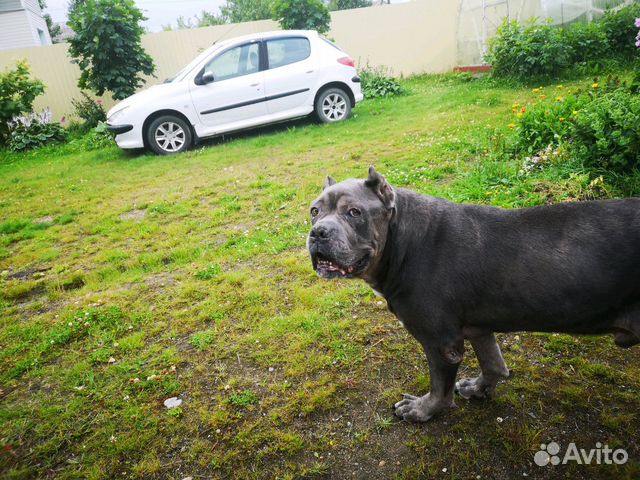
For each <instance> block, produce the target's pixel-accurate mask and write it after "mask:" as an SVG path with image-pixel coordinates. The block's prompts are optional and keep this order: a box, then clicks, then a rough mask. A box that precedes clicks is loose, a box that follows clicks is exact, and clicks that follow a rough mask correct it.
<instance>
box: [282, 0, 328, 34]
mask: <svg viewBox="0 0 640 480" xmlns="http://www.w3.org/2000/svg"><path fill="white" fill-rule="evenodd" d="M271 13H272V18H273V20H275V21H276V22H278V23H280V27H282V29H283V30H316V31H317V32H318V33H327V32H328V31H329V28H330V24H331V15H330V14H329V9H328V8H327V6H326V5H325V4H324V3H323V2H322V0H274V2H273V4H272V6H271Z"/></svg>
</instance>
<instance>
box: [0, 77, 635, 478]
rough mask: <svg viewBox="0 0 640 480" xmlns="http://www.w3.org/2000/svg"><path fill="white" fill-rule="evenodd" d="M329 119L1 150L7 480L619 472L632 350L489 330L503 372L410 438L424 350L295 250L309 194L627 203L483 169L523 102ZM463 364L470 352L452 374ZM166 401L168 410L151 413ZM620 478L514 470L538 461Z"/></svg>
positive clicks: (479, 92)
mask: <svg viewBox="0 0 640 480" xmlns="http://www.w3.org/2000/svg"><path fill="white" fill-rule="evenodd" d="M403 85H404V86H405V87H407V88H408V89H409V90H410V91H411V93H410V94H409V95H407V96H403V97H399V98H396V99H382V100H370V101H366V102H364V103H363V104H362V105H360V106H358V107H357V108H356V109H355V111H354V116H353V118H352V119H350V120H349V121H347V122H344V123H341V124H337V125H329V126H321V125H315V124H313V123H312V122H309V121H298V122H294V123H289V124H284V125H280V126H276V127H271V128H268V129H262V130H257V131H253V132H250V133H246V134H242V135H237V136H234V137H226V138H224V139H218V140H214V141H210V142H207V143H206V144H205V145H203V146H200V147H199V148H197V149H194V150H193V151H190V152H188V153H187V154H184V155H180V156H176V157H158V156H151V155H143V154H139V153H138V154H136V153H134V154H131V153H126V152H122V151H120V150H119V149H117V148H116V147H115V146H114V147H109V148H103V149H97V150H88V151H84V150H83V148H81V147H79V146H78V145H74V144H71V145H66V146H63V147H55V148H47V149H43V150H40V151H38V152H33V153H29V154H23V155H16V154H8V153H4V154H3V153H0V155H3V158H2V160H0V271H2V273H1V276H0V291H1V296H0V442H1V444H2V447H3V448H2V449H1V450H0V476H2V477H3V478H21V479H32V478H56V479H68V478H82V479H85V478H86V479H97V478H106V479H116V478H123V479H124V478H145V479H155V478H157V479H165V478H167V479H181V478H184V477H187V476H191V477H193V478H194V479H199V478H237V479H248V478H255V479H263V478H316V477H317V478H367V479H374V478H380V479H386V478H396V477H397V478H407V479H415V478H460V479H475V478H483V479H485V478H486V479H512V478H524V477H525V476H528V477H529V478H558V477H567V478H587V477H588V478H629V479H632V478H638V476H639V475H640V463H639V461H638V460H639V458H640V444H639V437H638V435H637V433H638V431H640V418H639V410H638V409H639V407H640V400H639V399H638V392H639V389H640V366H639V362H638V360H639V359H640V349H638V348H637V347H636V348H635V349H631V350H626V351H624V350H621V349H618V348H617V347H615V346H614V344H613V341H612V339H611V338H610V337H596V338H591V337H582V338H575V337H571V336H566V335H548V334H544V335H543V334H533V333H523V334H519V335H516V334H510V335H500V336H499V342H500V344H501V345H502V348H503V352H504V355H505V357H506V360H507V363H508V365H509V367H510V368H511V369H512V378H511V379H510V380H509V381H507V382H505V383H504V384H501V385H500V386H499V387H498V389H497V391H496V393H495V395H494V398H493V399H492V400H490V401H487V402H472V403H468V402H466V401H464V400H462V399H458V401H457V403H458V405H459V407H460V408H458V409H456V410H455V411H452V412H451V413H449V414H447V415H444V416H442V417H439V418H437V419H434V420H432V421H431V422H429V423H427V424H420V425H416V424H408V423H404V422H399V421H397V420H395V419H394V418H393V415H392V409H391V406H392V405H393V403H394V402H396V401H397V400H398V399H399V398H400V396H401V394H402V393H403V392H405V391H408V392H411V393H414V394H415V393H419V394H423V393H425V392H426V390H427V386H428V374H427V368H426V361H425V358H424V356H423V354H422V351H421V348H420V347H419V346H418V344H417V343H416V342H415V341H414V340H413V339H412V338H411V337H410V336H409V335H408V333H407V332H406V331H405V330H404V329H403V328H402V327H401V325H400V324H399V323H398V321H397V320H395V318H394V317H393V316H392V315H391V314H390V313H389V312H388V311H387V309H386V305H385V304H384V303H383V302H381V301H380V299H379V298H377V297H375V296H374V295H373V293H372V291H371V290H370V289H369V288H368V287H367V286H366V285H365V284H364V283H363V282H360V281H327V280H323V279H320V278H318V277H317V276H316V275H315V273H314V272H313V271H312V268H311V265H310V262H309V259H308V255H307V253H306V250H305V238H306V234H307V232H308V230H309V221H308V205H309V203H310V201H311V200H312V199H313V198H315V196H316V195H317V194H318V193H319V192H320V190H321V185H322V184H323V181H324V176H325V175H327V174H331V175H333V176H334V177H336V178H337V179H338V180H342V179H345V178H349V177H360V178H363V177H364V176H365V175H366V171H367V167H368V166H369V165H370V164H375V165H376V167H377V169H378V170H379V171H380V172H381V173H382V174H384V175H386V176H387V178H388V179H389V180H390V181H391V183H392V184H394V185H397V186H407V187H410V188H412V189H415V190H417V191H420V192H423V193H428V194H432V195H438V196H444V197H447V198H450V199H452V200H455V201H459V202H479V203H489V204H494V205H501V206H505V207H515V206H524V205H536V204H541V203H547V202H557V201H562V200H579V199H586V198H595V197H602V196H616V195H621V194H623V193H625V194H628V193H634V191H633V190H631V191H630V192H629V191H628V190H627V191H622V190H620V189H619V188H618V187H615V186H614V185H610V184H609V183H607V180H606V179H598V178H597V176H595V177H594V176H593V175H592V174H590V173H589V172H585V171H583V170H582V169H580V168H578V167H576V166H575V165H571V164H570V163H567V164H564V163H562V162H560V163H559V164H555V165H551V166H549V167H548V168H546V169H544V170H543V171H542V172H539V173H534V174H531V175H524V174H523V173H522V172H521V170H522V161H521V160H518V159H510V158H508V157H506V156H505V155H503V154H502V153H501V152H502V151H503V145H504V144H505V142H506V143H508V142H509V137H510V135H511V130H510V129H509V128H508V127H507V125H508V124H509V123H510V122H511V121H512V116H513V114H512V112H511V105H512V104H513V103H514V102H520V103H522V102H525V101H527V99H530V98H531V97H532V94H531V89H530V88H525V87H509V86H505V85H501V84H493V83H492V82H491V81H488V80H481V81H470V80H469V78H468V77H464V76H460V77H457V76H427V77H417V78H413V79H409V80H405V81H403ZM477 370H478V365H477V361H476V360H475V357H474V355H473V353H472V352H471V351H470V350H469V351H468V352H467V356H466V358H465V362H464V365H463V367H462V369H461V375H465V376H469V375H472V374H475V372H477ZM176 396H177V397H179V398H180V399H182V400H183V403H182V405H181V406H180V407H178V408H175V409H171V410H167V409H166V408H165V407H164V405H163V402H164V400H166V399H167V398H169V397H176ZM550 441H556V442H559V443H560V444H561V445H563V446H566V444H567V443H569V442H575V443H576V444H577V446H578V447H579V448H585V449H587V450H588V449H591V448H595V445H596V442H601V443H603V444H604V443H607V444H608V445H609V446H611V447H614V448H619V447H622V448H625V449H626V450H627V452H628V453H629V462H628V463H627V464H626V465H623V466H615V465H602V466H599V467H598V466H588V467H587V466H583V465H577V464H573V465H569V466H555V467H552V466H546V467H538V466H536V465H535V464H533V456H534V453H535V452H536V451H537V450H539V447H540V444H541V443H548V442H550Z"/></svg>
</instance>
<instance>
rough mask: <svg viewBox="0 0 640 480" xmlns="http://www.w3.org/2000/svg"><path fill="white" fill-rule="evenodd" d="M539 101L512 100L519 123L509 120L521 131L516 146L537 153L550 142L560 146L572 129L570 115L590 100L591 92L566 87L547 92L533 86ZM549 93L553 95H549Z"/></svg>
mask: <svg viewBox="0 0 640 480" xmlns="http://www.w3.org/2000/svg"><path fill="white" fill-rule="evenodd" d="M533 93H534V94H536V95H537V101H536V102H535V103H533V104H532V105H529V106H524V105H520V104H518V103H515V104H513V106H512V113H513V114H514V115H515V116H516V121H517V124H516V123H512V124H510V127H512V128H515V129H516V131H517V134H518V137H517V141H516V149H517V150H518V151H519V152H523V153H527V154H535V153H538V152H539V151H540V150H543V149H544V148H546V147H548V146H549V145H552V146H558V145H560V143H562V142H563V141H564V140H566V139H567V138H568V136H569V134H570V132H571V122H570V120H571V118H572V117H574V116H575V115H577V114H578V111H579V110H580V109H581V108H582V107H583V106H584V105H585V104H586V103H588V102H589V101H590V100H591V97H590V95H589V94H588V93H580V92H573V93H569V92H566V90H565V89H564V87H563V88H559V89H556V90H555V91H551V92H547V91H546V90H545V89H544V88H542V87H540V88H534V89H533ZM547 95H550V96H551V98H550V99H547Z"/></svg>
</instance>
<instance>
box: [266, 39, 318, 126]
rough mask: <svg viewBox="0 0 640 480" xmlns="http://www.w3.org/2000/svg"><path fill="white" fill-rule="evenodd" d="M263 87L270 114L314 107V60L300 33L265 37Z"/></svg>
mask: <svg viewBox="0 0 640 480" xmlns="http://www.w3.org/2000/svg"><path fill="white" fill-rule="evenodd" d="M264 43H265V50H266V55H265V56H266V57H267V70H265V77H264V88H265V95H266V98H267V109H268V111H269V113H270V114H272V115H278V114H280V115H279V116H282V114H284V113H285V112H289V113H291V114H292V115H298V114H299V115H303V114H306V113H309V112H311V111H312V110H313V95H314V94H315V92H314V91H313V90H314V87H315V84H316V79H317V70H318V68H317V61H316V60H315V58H314V55H312V51H311V43H310V41H309V39H308V38H306V37H303V36H291V37H276V38H270V39H266V40H265V41H264Z"/></svg>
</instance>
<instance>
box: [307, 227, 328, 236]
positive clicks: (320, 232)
mask: <svg viewBox="0 0 640 480" xmlns="http://www.w3.org/2000/svg"><path fill="white" fill-rule="evenodd" d="M311 237H313V238H321V239H323V240H324V239H326V238H329V229H328V228H327V227H326V226H325V225H316V226H315V227H313V228H312V229H311Z"/></svg>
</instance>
